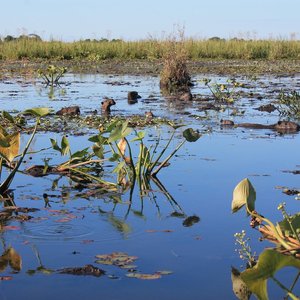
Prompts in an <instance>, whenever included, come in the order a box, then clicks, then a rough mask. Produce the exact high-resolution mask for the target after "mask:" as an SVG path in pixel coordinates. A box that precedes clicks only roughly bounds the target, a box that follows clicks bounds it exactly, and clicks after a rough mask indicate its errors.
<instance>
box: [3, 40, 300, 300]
mask: <svg viewBox="0 0 300 300" xmlns="http://www.w3.org/2000/svg"><path fill="white" fill-rule="evenodd" d="M299 53H300V44H299V41H283V40H281V41H279V40H274V41H245V40H237V39H234V40H228V41H225V40H219V39H212V40H203V41H194V40H185V39H183V38H182V37H181V39H179V40H178V39H177V38H175V39H173V40H168V41H159V40H156V39H149V40H146V41H139V42H124V41H120V40H114V41H108V40H100V41H96V40H95V41H90V40H88V41H80V42H73V43H63V42H56V41H51V42H45V41H41V40H40V39H39V38H37V37H36V36H33V37H26V36H25V37H21V38H17V39H15V38H9V39H8V38H6V39H4V40H3V41H1V42H0V59H1V64H2V66H4V67H3V71H2V73H1V76H0V101H1V116H0V125H1V127H0V129H1V130H0V156H1V159H0V175H1V185H0V197H1V202H2V209H1V212H0V220H1V228H0V229H1V241H2V248H3V253H2V255H1V257H0V271H1V272H2V275H1V277H0V279H1V280H2V281H7V282H5V283H4V282H3V284H6V285H5V286H4V285H3V286H2V290H1V293H3V294H4V295H5V296H7V297H8V298H9V297H11V298H17V297H20V294H21V293H22V296H24V299H32V293H31V292H30V290H31V289H35V295H36V296H37V297H43V298H44V299H53V298H54V297H56V298H57V297H59V298H62V297H70V296H72V298H74V299H79V298H82V297H83V296H86V295H89V296H90V297H94V296H95V295H96V296H98V297H100V296H102V297H104V298H110V299H130V298H132V297H134V296H135V295H136V293H137V292H138V294H139V295H143V298H145V299H153V298H154V297H156V296H157V293H159V295H160V297H161V298H162V299H182V298H195V297H200V298H204V299H218V298H226V299H232V298H233V297H234V294H235V295H236V296H237V297H238V298H239V299H250V297H256V298H258V299H263V300H266V299H275V298H276V299H277V298H279V297H281V298H284V299H288V298H290V299H298V297H299V294H300V286H299V282H298V279H299V277H300V276H299V274H300V273H299V269H300V263H299V255H300V243H299V230H300V226H299V208H298V207H299V204H298V202H297V200H299V199H298V198H299V193H300V189H299V180H298V177H297V176H298V175H299V173H300V172H299V151H298V148H299V147H298V145H299V134H298V131H299V118H300V116H299V111H300V110H299V107H300V104H299V100H300V99H299V88H300V76H299V68H298V66H299V61H298V60H299V58H300V56H299ZM132 59H134V61H132ZM136 59H138V60H139V61H147V63H149V62H150V63H149V64H150V65H151V64H152V62H153V61H154V62H155V63H154V64H153V65H152V67H151V68H150V69H149V68H148V67H147V66H148V65H147V66H146V67H144V69H143V70H142V71H141V70H140V69H137V66H138V65H139V66H141V65H142V64H141V63H140V62H139V64H136ZM202 59H214V60H215V63H216V64H219V65H218V66H219V68H218V70H219V71H217V72H215V74H211V72H214V71H215V70H214V71H211V72H208V73H206V72H205V70H206V68H209V67H210V66H211V64H212V63H211V62H208V61H205V63H204V65H201V67H199V64H200V63H202ZM228 59H229V61H228V64H226V62H224V60H228ZM230 59H235V60H242V61H243V62H244V63H245V64H242V66H240V65H239V63H238V61H235V62H234V65H235V67H234V68H231V67H230V64H231V63H232V61H230ZM257 59H259V60H261V59H263V60H261V61H260V62H257V61H254V60H257ZM11 60H18V62H14V61H11ZM218 60H222V61H221V62H220V61H218ZM268 60H276V63H275V64H274V65H275V66H273V69H272V70H275V68H276V66H277V67H278V73H276V75H275V74H272V70H271V71H270V70H269V69H268V68H267V67H266V66H268V62H267V61H268ZM294 60H295V61H294ZM248 61H249V65H248ZM287 61H289V62H287ZM85 62H89V63H90V64H87V65H85ZM294 62H295V63H294ZM49 63H51V65H49ZM130 63H131V65H130ZM18 64H20V65H18ZM76 64H78V65H77V67H78V66H79V67H78V68H79V69H80V65H81V64H82V65H84V67H83V68H82V69H80V71H81V73H80V74H78V73H76V71H75V69H76ZM124 64H125V65H126V64H128V65H130V72H129V73H130V74H131V75H124V74H126V73H127V72H128V70H129V69H127V68H126V67H125V69H124V70H123V71H122V72H120V74H116V73H118V70H119V69H120V68H122V67H123V66H124ZM101 65H102V67H103V66H104V69H105V72H103V73H104V74H102V73H101V72H100V71H101ZM192 65H194V68H193V67H192V68H190V66H192ZM224 65H226V66H227V67H228V66H229V67H228V69H227V70H224V69H223V68H222V66H224ZM282 65H288V66H289V67H288V68H287V69H286V70H283V69H282ZM91 66H96V68H98V67H99V69H95V68H94V67H91ZM195 66H196V67H195ZM243 66H247V67H246V69H247V72H244V70H245V69H244V68H243ZM89 68H91V69H89ZM70 69H71V72H70ZM222 69H223V70H222ZM83 70H84V72H83ZM89 70H90V74H82V72H83V73H89V72H88V71H89ZM96 70H97V71H96ZM99 70H100V71H99ZM199 70H201V71H202V72H200V71H199ZM97 72H100V74H96V73H97ZM224 72H225V73H228V74H229V75H228V76H224V75H223V74H224ZM158 74H159V75H160V76H159V77H158V76H157V75H158ZM132 95H134V99H132V97H133V96H132ZM129 96H130V97H129ZM138 96H139V97H138ZM105 101H107V102H105ZM101 102H102V108H101ZM103 103H109V107H108V109H103ZM12 104H13V105H12ZM200 137H201V138H200ZM245 177H246V178H245ZM250 177H251V178H250ZM242 178H245V179H244V180H242V181H241V179H242ZM249 178H250V179H251V181H250V180H249ZM237 182H240V183H239V184H238V185H237V186H236V187H235V188H234V186H235V185H236V183H237ZM252 182H253V184H252ZM254 186H255V188H254ZM232 191H233V200H232V202H231V204H232V207H231V209H232V212H237V211H239V210H241V208H243V207H245V208H246V214H247V215H248V216H250V218H251V220H250V226H251V227H252V228H254V229H255V230H252V231H251V230H249V231H248V229H247V235H246V230H245V228H247V225H245V218H243V217H241V216H239V217H236V216H235V215H234V216H232V215H230V198H231V197H232ZM256 193H257V195H258V198H259V201H257V203H256V202H255V200H256ZM277 207H278V210H277V209H276V208H277ZM286 207H287V208H288V209H287V208H286ZM290 212H291V213H290ZM278 214H279V215H278ZM273 220H280V221H273ZM241 228H242V229H241ZM239 230H242V231H241V233H239ZM248 236H249V237H248ZM270 242H271V243H272V244H275V247H272V248H270V244H269V243H270ZM234 243H236V245H237V246H238V248H237V249H236V252H237V255H236V253H234V248H235V245H234ZM240 258H241V259H242V260H240ZM241 263H242V265H241ZM290 267H291V268H290ZM230 273H231V277H230ZM71 275H73V276H71ZM75 275H76V276H75ZM80 275H81V276H80ZM70 277H71V279H70ZM99 277H100V278H99ZM14 282H15V283H16V284H18V287H19V290H16V289H13V288H12V287H13V286H14ZM54 283H56V284H57V288H56V289H55V290H53V289H50V286H51V284H54ZM74 283H75V284H74ZM183 284H184V285H185V288H183V286H182V285H183ZM267 284H268V286H267ZM37 285H38V286H40V287H41V288H39V287H37ZM216 286H218V287H219V288H218V289H216V288H215V287H216ZM45 291H47V293H46V295H45ZM251 295H252V296H251ZM278 295H280V296H278Z"/></svg>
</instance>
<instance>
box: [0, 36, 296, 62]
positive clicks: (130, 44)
mask: <svg viewBox="0 0 300 300" xmlns="http://www.w3.org/2000/svg"><path fill="white" fill-rule="evenodd" d="M169 43H170V41H169V40H168V39H165V40H159V39H147V40H139V41H122V40H112V41H107V40H104V41H103V40H100V41H89V40H87V41H76V42H63V41H54V40H53V41H41V40H36V39H24V38H23V39H15V40H12V41H1V42H0V60H4V61H5V60H20V59H30V60H34V59H55V60H80V59H88V60H91V61H102V60H107V59H121V60H128V59H147V60H153V59H161V58H163V57H164V56H165V55H166V53H165V52H166V51H167V49H168V45H169ZM183 49H184V50H185V51H186V53H187V57H188V58H189V59H190V60H199V59H218V60H219V59H225V60H226V59H243V60H251V59H265V60H281V59H300V41H297V40H237V39H232V40H195V39H185V40H184V41H183Z"/></svg>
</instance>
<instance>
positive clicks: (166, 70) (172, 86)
mask: <svg viewBox="0 0 300 300" xmlns="http://www.w3.org/2000/svg"><path fill="white" fill-rule="evenodd" d="M184 42H185V38H184V31H183V30H178V35H176V34H173V35H171V36H170V37H169V38H168V39H167V41H166V42H165V43H164V44H162V46H161V47H162V60H163V67H162V71H161V73H160V88H161V89H164V90H168V91H170V92H172V91H174V90H175V91H176V90H179V89H183V90H188V89H189V86H191V85H192V83H191V76H190V74H189V71H188V67H187V61H188V53H187V51H186V48H185V45H184Z"/></svg>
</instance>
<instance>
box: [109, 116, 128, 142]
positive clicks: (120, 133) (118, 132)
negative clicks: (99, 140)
mask: <svg viewBox="0 0 300 300" xmlns="http://www.w3.org/2000/svg"><path fill="white" fill-rule="evenodd" d="M130 133H131V128H129V127H128V121H126V122H125V123H123V124H122V123H119V124H118V125H116V126H115V128H114V129H113V130H112V131H111V133H110V136H109V138H108V142H109V143H111V142H115V141H117V140H119V139H121V138H124V137H126V136H127V135H129V134H130Z"/></svg>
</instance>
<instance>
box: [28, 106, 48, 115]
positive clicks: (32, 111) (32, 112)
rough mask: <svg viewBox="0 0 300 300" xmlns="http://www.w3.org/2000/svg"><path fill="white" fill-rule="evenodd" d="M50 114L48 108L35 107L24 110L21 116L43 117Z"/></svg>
mask: <svg viewBox="0 0 300 300" xmlns="http://www.w3.org/2000/svg"><path fill="white" fill-rule="evenodd" d="M49 113H50V109H49V108H48V107H36V108H31V109H26V110H25V111H24V112H23V114H25V115H33V116H36V117H44V116H46V115H48V114H49Z"/></svg>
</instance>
